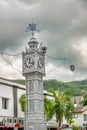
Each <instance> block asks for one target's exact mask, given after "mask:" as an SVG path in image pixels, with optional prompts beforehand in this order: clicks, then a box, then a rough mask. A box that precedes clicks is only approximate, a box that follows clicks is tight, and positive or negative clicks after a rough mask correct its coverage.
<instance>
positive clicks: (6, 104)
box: [2, 98, 8, 109]
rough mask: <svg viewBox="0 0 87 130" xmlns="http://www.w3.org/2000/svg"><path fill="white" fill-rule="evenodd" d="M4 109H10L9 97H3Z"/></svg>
mask: <svg viewBox="0 0 87 130" xmlns="http://www.w3.org/2000/svg"><path fill="white" fill-rule="evenodd" d="M2 109H8V99H7V98H2Z"/></svg>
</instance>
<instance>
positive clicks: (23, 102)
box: [19, 94, 26, 112]
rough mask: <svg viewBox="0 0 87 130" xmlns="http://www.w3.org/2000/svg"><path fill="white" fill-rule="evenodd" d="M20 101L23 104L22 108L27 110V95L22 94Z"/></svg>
mask: <svg viewBox="0 0 87 130" xmlns="http://www.w3.org/2000/svg"><path fill="white" fill-rule="evenodd" d="M19 103H20V105H21V110H22V111H23V112H25V111H26V95H25V94H22V95H21V97H20V98H19Z"/></svg>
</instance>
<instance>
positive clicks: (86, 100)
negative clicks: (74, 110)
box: [80, 94, 87, 106]
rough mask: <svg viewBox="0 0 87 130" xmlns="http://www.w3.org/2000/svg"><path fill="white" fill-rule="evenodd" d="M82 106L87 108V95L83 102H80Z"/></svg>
mask: <svg viewBox="0 0 87 130" xmlns="http://www.w3.org/2000/svg"><path fill="white" fill-rule="evenodd" d="M80 104H81V105H82V106H87V94H84V95H83V100H82V101H81V102H80Z"/></svg>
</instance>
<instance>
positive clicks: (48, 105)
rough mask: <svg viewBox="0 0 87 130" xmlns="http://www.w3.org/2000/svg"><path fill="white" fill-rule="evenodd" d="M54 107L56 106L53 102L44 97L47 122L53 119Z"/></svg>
mask: <svg viewBox="0 0 87 130" xmlns="http://www.w3.org/2000/svg"><path fill="white" fill-rule="evenodd" d="M53 106H54V102H53V100H50V99H48V98H46V97H44V116H45V119H46V120H47V121H48V120H50V119H51V118H52V114H51V111H52V108H53Z"/></svg>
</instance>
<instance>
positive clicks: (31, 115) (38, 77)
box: [22, 23, 47, 130]
mask: <svg viewBox="0 0 87 130" xmlns="http://www.w3.org/2000/svg"><path fill="white" fill-rule="evenodd" d="M29 29H30V30H31V31H33V36H32V38H31V39H30V42H29V43H28V45H29V48H28V49H26V52H23V53H22V61H23V68H22V69H23V75H24V76H25V79H26V121H25V129H26V130H46V129H47V127H46V121H45V118H44V95H43V76H44V75H45V53H46V47H42V46H39V47H38V46H37V45H38V42H37V41H36V39H35V38H34V31H36V30H37V29H36V24H33V23H32V24H30V26H29Z"/></svg>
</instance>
